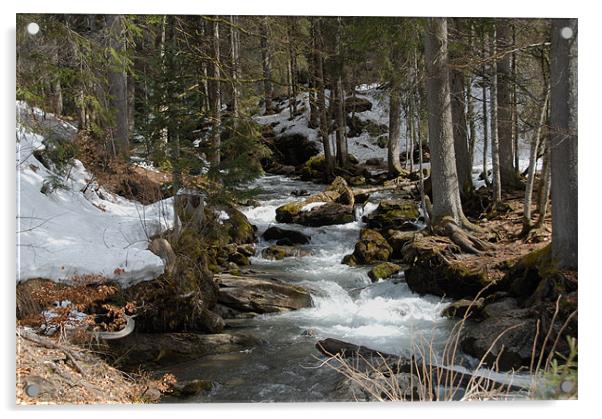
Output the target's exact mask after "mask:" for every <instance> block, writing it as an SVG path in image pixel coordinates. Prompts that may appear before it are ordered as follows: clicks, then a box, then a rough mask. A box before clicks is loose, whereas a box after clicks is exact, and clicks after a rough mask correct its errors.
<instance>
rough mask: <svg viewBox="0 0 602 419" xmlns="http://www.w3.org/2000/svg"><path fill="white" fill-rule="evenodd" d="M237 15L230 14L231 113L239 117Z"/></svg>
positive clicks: (238, 38) (238, 35)
mask: <svg viewBox="0 0 602 419" xmlns="http://www.w3.org/2000/svg"><path fill="white" fill-rule="evenodd" d="M236 26H238V16H230V59H231V61H232V62H231V67H232V73H231V76H232V115H233V116H234V118H239V117H240V85H239V78H240V33H239V31H238V28H237V27H236Z"/></svg>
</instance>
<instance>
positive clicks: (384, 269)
mask: <svg viewBox="0 0 602 419" xmlns="http://www.w3.org/2000/svg"><path fill="white" fill-rule="evenodd" d="M400 270H401V266H399V265H396V264H395V263H391V262H383V263H379V264H378V265H376V266H375V267H373V268H372V269H370V271H369V272H368V276H369V277H370V279H371V280H372V282H377V281H378V280H379V279H386V278H389V277H390V276H392V275H394V274H396V273H397V272H399V271H400Z"/></svg>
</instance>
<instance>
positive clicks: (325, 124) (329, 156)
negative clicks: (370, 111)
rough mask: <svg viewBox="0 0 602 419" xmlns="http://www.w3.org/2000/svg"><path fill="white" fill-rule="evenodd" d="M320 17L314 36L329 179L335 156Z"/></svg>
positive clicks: (320, 109)
mask: <svg viewBox="0 0 602 419" xmlns="http://www.w3.org/2000/svg"><path fill="white" fill-rule="evenodd" d="M319 19H320V18H316V20H315V32H316V36H315V38H314V43H315V45H314V54H315V62H316V84H317V86H316V88H317V91H318V110H319V114H320V136H321V137H322V146H323V147H324V160H325V163H326V173H325V176H326V178H327V179H329V178H331V177H332V175H333V170H334V156H333V153H332V149H331V147H330V138H329V135H328V131H329V129H328V119H327V112H328V111H327V108H326V95H325V93H324V64H323V58H322V32H321V28H320V20H319Z"/></svg>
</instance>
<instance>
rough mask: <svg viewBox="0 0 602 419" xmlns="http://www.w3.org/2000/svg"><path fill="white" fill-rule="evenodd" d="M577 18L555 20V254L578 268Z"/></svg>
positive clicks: (552, 117) (552, 120)
mask: <svg viewBox="0 0 602 419" xmlns="http://www.w3.org/2000/svg"><path fill="white" fill-rule="evenodd" d="M577 37H578V25H577V19H553V20H552V49H551V55H552V63H551V74H550V76H551V86H552V91H551V102H550V105H551V114H550V123H551V137H550V148H551V166H552V170H551V171H552V257H553V258H554V260H555V261H556V262H557V263H558V266H559V267H561V268H572V269H577V262H578V236H577V231H578V223H577V218H578V217H577V216H578V205H577V202H578V194H577V191H578V188H577V39H578V38H577Z"/></svg>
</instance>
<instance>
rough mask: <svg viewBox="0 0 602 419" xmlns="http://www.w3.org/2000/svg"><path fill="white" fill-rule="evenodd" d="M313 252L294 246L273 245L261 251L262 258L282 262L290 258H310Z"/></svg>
mask: <svg viewBox="0 0 602 419" xmlns="http://www.w3.org/2000/svg"><path fill="white" fill-rule="evenodd" d="M310 255H311V251H309V250H305V249H299V248H297V247H294V246H282V245H278V244H276V245H273V246H270V247H267V248H265V249H263V250H262V251H261V256H262V257H263V258H264V259H269V260H282V259H284V258H288V257H303V256H310Z"/></svg>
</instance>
